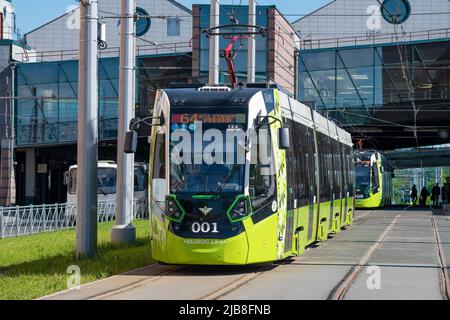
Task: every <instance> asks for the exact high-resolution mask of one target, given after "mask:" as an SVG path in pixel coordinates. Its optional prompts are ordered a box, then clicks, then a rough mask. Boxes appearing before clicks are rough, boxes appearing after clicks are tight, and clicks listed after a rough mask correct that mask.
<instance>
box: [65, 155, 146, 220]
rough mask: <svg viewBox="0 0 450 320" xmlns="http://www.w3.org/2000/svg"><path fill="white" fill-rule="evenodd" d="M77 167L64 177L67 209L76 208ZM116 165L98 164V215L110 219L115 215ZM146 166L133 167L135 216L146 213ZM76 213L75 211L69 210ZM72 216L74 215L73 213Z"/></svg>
mask: <svg viewBox="0 0 450 320" xmlns="http://www.w3.org/2000/svg"><path fill="white" fill-rule="evenodd" d="M77 169H78V166H77V165H73V166H71V167H70V168H69V171H67V172H66V175H65V183H66V185H67V208H76V204H77ZM116 181H117V164H116V163H115V162H113V161H99V163H98V179H97V186H98V203H99V214H104V215H105V216H106V217H109V218H112V217H113V216H114V214H115V202H116ZM147 197H148V164H146V163H135V165H134V207H135V208H134V209H135V214H136V215H141V216H142V215H143V214H145V213H146V212H148V209H147V207H148V206H147V203H148V201H147ZM69 211H73V212H76V210H69ZM73 214H74V213H73Z"/></svg>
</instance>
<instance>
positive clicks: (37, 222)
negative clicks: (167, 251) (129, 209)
mask: <svg viewBox="0 0 450 320" xmlns="http://www.w3.org/2000/svg"><path fill="white" fill-rule="evenodd" d="M115 209H116V203H115V202H101V203H99V204H98V222H100V223H102V222H108V221H112V220H114V219H115V217H114V213H115ZM76 212H77V206H76V205H68V204H66V203H64V204H52V205H48V204H47V205H45V204H44V205H39V206H34V205H30V206H20V207H0V239H3V238H8V237H18V236H23V235H30V234H34V233H40V232H48V231H56V230H63V229H70V228H74V227H75V225H76ZM133 218H134V220H138V219H146V218H148V206H147V201H146V200H135V201H134V204H133Z"/></svg>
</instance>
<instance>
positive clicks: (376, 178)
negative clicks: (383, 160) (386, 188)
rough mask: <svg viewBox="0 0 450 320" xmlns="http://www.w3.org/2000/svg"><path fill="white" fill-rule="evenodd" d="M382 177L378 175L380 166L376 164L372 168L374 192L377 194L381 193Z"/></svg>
mask: <svg viewBox="0 0 450 320" xmlns="http://www.w3.org/2000/svg"><path fill="white" fill-rule="evenodd" d="M379 182H380V175H379V174H378V166H377V164H374V166H373V167H372V192H373V193H374V194H375V193H377V192H378V191H380V183H379Z"/></svg>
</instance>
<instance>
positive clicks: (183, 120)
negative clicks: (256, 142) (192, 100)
mask: <svg viewBox="0 0 450 320" xmlns="http://www.w3.org/2000/svg"><path fill="white" fill-rule="evenodd" d="M171 122H172V123H174V124H190V123H195V122H203V123H215V124H245V122H246V116H245V114H243V113H237V114H206V113H193V114H188V113H185V114H173V115H172V118H171Z"/></svg>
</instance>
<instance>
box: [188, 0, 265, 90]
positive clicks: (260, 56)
mask: <svg viewBox="0 0 450 320" xmlns="http://www.w3.org/2000/svg"><path fill="white" fill-rule="evenodd" d="M197 8H198V14H199V25H198V28H197V30H194V32H193V34H194V36H195V35H196V34H200V33H201V31H202V30H205V29H208V28H209V27H210V6H209V5H198V6H197ZM197 8H194V11H195V10H196V9H197ZM270 8H273V7H270V6H257V7H256V12H257V16H256V24H257V25H258V26H261V27H266V28H267V27H269V9H270ZM230 15H233V16H234V17H235V18H236V19H237V20H238V21H239V23H240V24H244V25H246V24H248V6H240V7H239V6H233V5H221V6H220V25H230V24H233V23H232V22H231V20H230ZM225 31H226V29H224V30H222V32H225ZM227 31H236V32H237V31H244V28H236V29H233V28H231V29H228V30H227ZM245 31H247V30H246V29H245ZM199 38H200V41H199V48H198V50H199V79H200V80H205V79H207V78H208V69H209V40H210V38H209V37H208V36H207V35H206V34H201V35H200V36H199ZM230 41H231V39H226V38H224V37H220V44H219V47H220V48H226V47H227V46H228V45H229V43H230ZM268 48H269V42H268V37H267V34H263V35H258V36H256V61H258V64H257V65H256V79H258V80H262V81H266V80H267V77H268V63H267V59H268V56H267V52H268ZM234 50H235V52H236V53H237V55H236V59H235V61H234V64H235V68H236V73H237V76H238V78H239V79H240V80H242V81H245V80H246V79H247V56H248V41H247V40H246V39H241V40H238V42H237V43H236V44H235V47H234ZM220 82H221V83H228V82H229V75H228V69H227V64H226V61H225V59H221V61H220Z"/></svg>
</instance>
